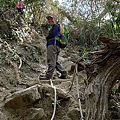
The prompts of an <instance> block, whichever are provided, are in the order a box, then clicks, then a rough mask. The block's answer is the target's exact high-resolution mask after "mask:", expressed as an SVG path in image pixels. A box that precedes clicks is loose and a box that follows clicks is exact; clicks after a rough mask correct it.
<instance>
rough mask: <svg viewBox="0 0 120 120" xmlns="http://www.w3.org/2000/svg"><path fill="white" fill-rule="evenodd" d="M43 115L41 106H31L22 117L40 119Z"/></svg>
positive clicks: (30, 119) (31, 119) (29, 119)
mask: <svg viewBox="0 0 120 120" xmlns="http://www.w3.org/2000/svg"><path fill="white" fill-rule="evenodd" d="M44 115H45V113H44V110H43V109H42V108H31V109H30V110H29V112H28V114H27V116H26V117H25V118H24V119H25V120H40V119H41V118H42V117H43V116H44Z"/></svg>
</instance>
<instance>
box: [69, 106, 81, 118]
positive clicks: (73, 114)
mask: <svg viewBox="0 0 120 120" xmlns="http://www.w3.org/2000/svg"><path fill="white" fill-rule="evenodd" d="M67 116H68V117H69V118H71V120H80V111H79V110H78V109H77V108H73V109H71V110H70V111H68V113H67Z"/></svg>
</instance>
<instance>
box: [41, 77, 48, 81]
mask: <svg viewBox="0 0 120 120" xmlns="http://www.w3.org/2000/svg"><path fill="white" fill-rule="evenodd" d="M39 80H50V78H47V77H39Z"/></svg>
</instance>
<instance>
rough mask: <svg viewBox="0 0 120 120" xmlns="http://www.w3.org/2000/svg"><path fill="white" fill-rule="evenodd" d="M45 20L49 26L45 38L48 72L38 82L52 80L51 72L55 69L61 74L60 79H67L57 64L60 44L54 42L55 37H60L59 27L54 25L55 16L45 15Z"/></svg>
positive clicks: (64, 71)
mask: <svg viewBox="0 0 120 120" xmlns="http://www.w3.org/2000/svg"><path fill="white" fill-rule="evenodd" d="M46 18H47V20H48V23H49V25H50V26H51V27H50V28H51V29H50V31H49V34H48V36H47V37H46V41H47V44H46V47H47V64H48V70H47V72H46V75H45V77H41V78H40V80H49V79H51V78H52V75H53V72H54V70H55V69H56V70H57V71H59V72H60V73H61V76H60V77H59V78H60V79H66V78H67V71H66V70H65V69H64V68H63V67H62V66H61V65H60V63H58V55H59V53H60V47H59V45H60V43H59V41H57V40H55V37H58V36H59V35H60V27H59V25H58V24H56V21H55V16H54V15H53V14H48V15H47V17H46Z"/></svg>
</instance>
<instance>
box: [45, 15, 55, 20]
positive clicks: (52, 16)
mask: <svg viewBox="0 0 120 120" xmlns="http://www.w3.org/2000/svg"><path fill="white" fill-rule="evenodd" d="M49 17H51V18H55V16H54V15H53V14H48V15H47V16H46V18H47V19H48V18H49Z"/></svg>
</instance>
